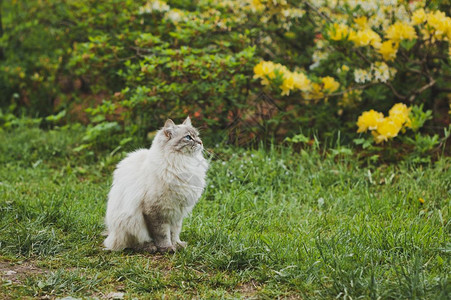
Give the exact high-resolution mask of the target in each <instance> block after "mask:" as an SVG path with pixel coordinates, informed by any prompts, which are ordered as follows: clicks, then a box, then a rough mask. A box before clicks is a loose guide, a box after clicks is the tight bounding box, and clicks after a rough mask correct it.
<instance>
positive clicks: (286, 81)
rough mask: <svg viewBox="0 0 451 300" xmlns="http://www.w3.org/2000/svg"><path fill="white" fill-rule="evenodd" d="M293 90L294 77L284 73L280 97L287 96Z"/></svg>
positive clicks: (291, 74) (289, 73)
mask: <svg viewBox="0 0 451 300" xmlns="http://www.w3.org/2000/svg"><path fill="white" fill-rule="evenodd" d="M293 88H294V76H293V73H291V72H286V73H284V74H283V82H282V85H281V86H280V89H281V90H282V96H285V95H289V94H290V91H291V90H292V89H293Z"/></svg>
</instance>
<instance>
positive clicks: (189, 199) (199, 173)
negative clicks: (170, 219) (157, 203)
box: [159, 160, 206, 206]
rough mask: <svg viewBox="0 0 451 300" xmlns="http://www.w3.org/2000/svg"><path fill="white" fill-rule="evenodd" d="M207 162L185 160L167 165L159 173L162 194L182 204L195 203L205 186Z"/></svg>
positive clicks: (169, 199) (190, 204)
mask: <svg viewBox="0 0 451 300" xmlns="http://www.w3.org/2000/svg"><path fill="white" fill-rule="evenodd" d="M205 173H206V167H205V162H202V161H200V160H196V161H184V162H183V163H182V164H173V165H168V166H166V168H165V169H163V170H162V172H161V173H160V174H159V175H160V176H159V181H161V183H162V190H161V192H162V196H163V197H165V198H167V199H166V201H175V202H177V203H179V204H180V205H182V206H192V205H194V204H195V203H196V202H197V200H198V199H199V197H200V196H201V195H202V192H203V189H204V187H205Z"/></svg>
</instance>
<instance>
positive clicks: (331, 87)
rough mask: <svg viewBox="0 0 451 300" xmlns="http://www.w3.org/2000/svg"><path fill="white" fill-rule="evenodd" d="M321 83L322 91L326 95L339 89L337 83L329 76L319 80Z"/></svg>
mask: <svg viewBox="0 0 451 300" xmlns="http://www.w3.org/2000/svg"><path fill="white" fill-rule="evenodd" d="M321 81H322V83H323V84H324V89H325V90H326V91H327V92H328V93H333V92H335V91H336V90H338V88H339V87H340V84H339V83H338V82H337V81H335V79H334V78H333V77H330V76H326V77H323V78H321Z"/></svg>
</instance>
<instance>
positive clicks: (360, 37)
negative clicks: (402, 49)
mask: <svg viewBox="0 0 451 300" xmlns="http://www.w3.org/2000/svg"><path fill="white" fill-rule="evenodd" d="M349 40H350V41H352V42H354V44H355V45H356V46H357V47H363V46H367V45H369V44H371V45H372V46H373V47H375V48H377V47H378V46H379V45H380V42H381V37H380V36H379V35H378V34H377V33H376V32H374V31H373V30H371V29H363V30H359V31H357V33H355V34H351V35H350V36H349Z"/></svg>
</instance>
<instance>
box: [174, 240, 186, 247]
mask: <svg viewBox="0 0 451 300" xmlns="http://www.w3.org/2000/svg"><path fill="white" fill-rule="evenodd" d="M186 246H188V243H187V242H182V241H178V242H177V243H176V247H177V249H180V248H186Z"/></svg>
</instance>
